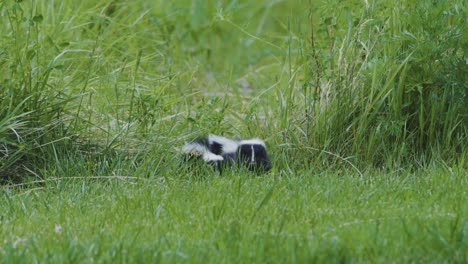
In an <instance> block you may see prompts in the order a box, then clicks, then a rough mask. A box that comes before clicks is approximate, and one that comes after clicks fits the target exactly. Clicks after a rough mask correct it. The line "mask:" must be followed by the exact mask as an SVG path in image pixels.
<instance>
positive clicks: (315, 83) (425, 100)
mask: <svg viewBox="0 0 468 264" xmlns="http://www.w3.org/2000/svg"><path fill="white" fill-rule="evenodd" d="M365 3H366V4H364V3H362V2H361V3H360V2H358V1H350V2H347V3H334V2H333V1H331V2H330V1H329V2H326V3H323V4H321V3H312V4H311V5H312V7H313V9H312V11H311V13H310V16H311V20H310V24H311V28H312V34H313V38H312V39H313V40H312V41H313V42H312V43H309V45H304V49H305V51H306V52H305V53H304V54H306V55H307V56H302V60H303V64H302V67H303V72H304V76H305V77H304V85H303V91H302V92H299V93H298V94H297V97H298V98H297V99H296V100H298V101H303V102H304V104H303V106H302V107H301V109H302V110H301V111H303V114H302V116H303V123H304V125H302V126H300V129H301V131H303V136H301V137H300V139H299V140H300V141H303V140H307V142H308V144H305V146H304V149H306V150H307V148H308V147H309V146H313V147H314V150H313V151H312V152H316V150H315V149H317V148H318V149H319V150H320V149H324V150H329V151H332V152H335V153H339V154H341V155H344V156H346V157H350V158H351V159H352V160H353V161H355V162H358V163H359V164H374V165H377V166H388V165H390V166H391V167H398V166H402V165H405V164H406V165H409V164H415V163H417V162H421V160H430V159H432V158H434V159H439V158H442V159H453V158H455V159H456V158H457V157H459V156H460V155H466V148H465V146H466V143H467V124H468V123H467V121H468V119H467V116H466V113H467V104H466V102H467V100H466V99H467V93H468V85H467V82H466V76H468V67H466V56H467V55H466V49H465V48H464V47H466V45H467V41H466V38H463V33H464V31H465V32H466V29H465V27H464V26H463V25H464V24H465V23H466V16H465V15H464V14H465V11H466V4H465V3H464V2H463V1H455V2H454V3H449V2H437V3H436V2H430V1H426V2H424V3H423V4H421V3H420V4H414V3H405V4H400V3H392V2H388V1H387V2H376V1H370V2H367V1H366V2H365ZM322 14H327V15H326V16H323V15H322ZM289 89H295V88H294V87H290V88H289ZM296 133H297V132H296Z"/></svg>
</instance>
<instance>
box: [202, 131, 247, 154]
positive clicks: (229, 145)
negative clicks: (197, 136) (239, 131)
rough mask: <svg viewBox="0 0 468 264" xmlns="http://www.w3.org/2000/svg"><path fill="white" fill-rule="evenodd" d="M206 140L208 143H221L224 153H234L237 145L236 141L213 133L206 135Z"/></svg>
mask: <svg viewBox="0 0 468 264" xmlns="http://www.w3.org/2000/svg"><path fill="white" fill-rule="evenodd" d="M208 142H209V143H210V144H213V142H218V143H219V144H221V145H222V149H223V152H224V153H235V152H236V151H237V148H238V147H239V145H238V144H237V142H236V141H234V140H232V139H229V138H225V137H221V136H216V135H213V134H210V135H208Z"/></svg>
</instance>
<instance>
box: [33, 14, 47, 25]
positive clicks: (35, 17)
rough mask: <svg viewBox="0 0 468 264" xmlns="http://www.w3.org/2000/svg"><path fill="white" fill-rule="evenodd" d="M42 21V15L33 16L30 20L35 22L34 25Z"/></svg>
mask: <svg viewBox="0 0 468 264" xmlns="http://www.w3.org/2000/svg"><path fill="white" fill-rule="evenodd" d="M42 20H44V17H43V16H42V15H37V16H34V17H33V18H32V21H34V22H36V23H41V22H42Z"/></svg>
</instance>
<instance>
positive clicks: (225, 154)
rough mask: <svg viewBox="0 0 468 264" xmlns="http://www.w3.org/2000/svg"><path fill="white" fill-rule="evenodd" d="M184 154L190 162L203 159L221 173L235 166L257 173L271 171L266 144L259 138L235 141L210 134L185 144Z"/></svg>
mask: <svg viewBox="0 0 468 264" xmlns="http://www.w3.org/2000/svg"><path fill="white" fill-rule="evenodd" d="M182 153H183V155H184V156H185V157H186V159H188V160H190V159H201V160H203V161H205V162H207V163H209V164H212V165H213V166H215V168H216V169H218V170H220V171H222V169H223V168H225V167H233V166H234V165H239V166H245V167H246V168H247V169H249V170H251V171H256V172H266V171H269V170H270V169H271V162H270V158H269V157H268V153H267V150H266V145H265V142H263V140H261V139H258V138H253V139H243V140H234V139H229V138H225V137H221V136H216V135H211V134H210V135H208V137H204V138H199V139H195V140H193V141H191V142H188V143H185V145H184V146H183V147H182Z"/></svg>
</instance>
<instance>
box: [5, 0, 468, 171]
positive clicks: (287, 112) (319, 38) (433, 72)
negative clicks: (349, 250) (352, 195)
mask: <svg viewBox="0 0 468 264" xmlns="http://www.w3.org/2000/svg"><path fill="white" fill-rule="evenodd" d="M0 8H1V13H2V22H4V23H2V28H1V30H2V32H4V34H2V38H1V43H2V50H1V54H2V55H1V56H2V57H1V63H2V67H3V68H4V69H5V70H4V71H3V72H2V79H3V81H2V84H1V85H2V90H1V92H2V100H1V102H0V104H1V106H2V107H1V111H2V112H1V116H0V120H1V123H0V125H1V126H0V133H1V140H2V142H1V144H2V145H1V146H2V158H1V164H0V168H1V169H2V170H3V171H7V170H8V168H10V169H12V168H13V170H10V171H9V172H8V173H6V172H4V173H3V174H4V175H6V174H13V175H15V174H16V175H18V176H21V175H23V173H18V172H16V171H17V169H18V168H20V167H26V168H27V170H29V171H30V172H31V171H35V169H34V168H35V167H39V168H41V169H46V167H48V166H49V167H61V166H60V164H59V163H60V162H61V161H60V160H61V159H62V158H65V157H75V158H79V156H80V155H85V156H86V155H89V156H88V157H87V158H86V157H83V158H84V159H85V160H86V159H90V160H93V159H95V156H93V155H97V156H100V157H103V156H106V155H110V156H109V159H111V160H112V159H114V158H115V157H123V156H126V159H128V160H132V164H133V165H132V166H130V168H135V166H138V165H137V163H139V162H142V164H150V163H151V164H152V163H153V161H152V160H148V161H145V158H144V157H147V156H148V155H150V156H152V157H157V159H158V160H159V161H160V162H157V164H166V165H165V166H166V167H171V166H172V165H173V164H174V163H176V159H174V158H173V155H174V154H176V152H175V151H174V146H177V145H180V144H181V143H182V142H183V141H184V140H188V139H190V138H192V137H195V136H200V135H203V134H206V133H220V134H227V135H228V136H239V137H246V136H260V137H263V138H265V139H266V140H267V142H269V143H270V144H272V145H273V146H272V152H274V153H275V152H276V153H281V154H279V155H275V159H277V160H276V163H277V164H278V165H279V166H278V167H279V168H287V170H288V171H290V172H292V171H298V170H302V169H306V170H307V169H309V168H312V167H319V168H320V167H321V168H329V167H330V165H332V164H335V165H338V166H342V165H344V166H350V165H352V166H353V167H354V168H356V169H357V168H358V167H359V168H365V167H369V166H370V167H375V166H377V167H382V166H384V167H390V168H395V167H399V166H406V165H409V166H412V165H414V164H418V163H421V162H426V161H430V160H432V159H442V160H446V161H452V160H456V159H457V158H459V157H463V156H464V155H466V149H465V146H466V145H467V144H466V142H467V136H466V135H467V133H466V132H467V131H466V130H467V126H466V124H467V118H466V112H467V111H466V110H467V104H466V101H467V100H466V93H467V84H466V83H467V82H466V76H467V74H466V69H467V67H466V51H465V50H464V48H463V47H465V46H466V38H463V37H462V36H463V34H464V32H465V31H466V29H465V27H463V25H464V24H465V22H466V18H465V16H464V15H463V14H464V11H466V6H465V4H464V2H463V1H455V2H454V3H445V2H441V3H431V2H430V1H426V2H424V4H421V5H414V4H411V3H405V4H401V5H400V4H397V3H392V2H387V1H385V2H375V1H371V2H369V1H364V2H362V1H349V2H347V3H339V2H336V1H325V2H314V1H310V2H309V1H302V2H301V1H299V2H297V3H296V2H295V3H287V2H285V1H277V2H268V3H263V4H245V5H240V4H236V2H235V1H231V2H229V3H224V4H223V3H214V2H206V1H192V2H191V5H190V6H187V5H186V3H185V2H183V1H174V2H170V3H169V2H162V1H156V2H151V3H150V2H148V3H146V2H140V1H135V2H132V3H124V2H122V1H112V2H110V3H101V2H92V1H82V2H80V3H75V2H71V1H61V2H60V3H59V2H53V3H45V2H40V3H39V2H37V3H36V2H33V3H29V2H21V1H18V2H8V3H6V2H4V3H2V4H1V6H0ZM280 11H281V12H280ZM271 14H275V16H274V18H273V17H272V16H271ZM415 14H417V15H415ZM87 149H89V151H88V150H87ZM37 153H41V154H37ZM58 153H60V155H59V154H58ZM65 153H68V154H65ZM298 153H301V154H298ZM302 153H305V155H304V154H302ZM65 159H69V158H65ZM40 160H42V163H38V164H35V162H37V161H40ZM117 160H121V158H117ZM462 160H463V159H462ZM20 161H21V162H20ZM24 161H29V162H31V165H28V163H27V162H24ZM51 161H53V162H51ZM66 163H69V162H66ZM92 163H93V162H85V163H84V164H81V165H83V166H84V165H86V164H88V165H90V166H92V167H93V166H94V165H92ZM41 164H42V165H41ZM121 165H122V164H121V163H120V162H117V167H119V166H121ZM112 168H114V169H111V168H110V167H109V169H104V170H102V169H101V170H97V171H96V168H95V169H91V171H90V173H93V171H94V173H95V174H98V172H99V173H105V174H113V173H116V171H119V172H122V170H120V169H119V168H115V167H112ZM124 168H129V167H128V166H127V165H125V166H123V167H122V169H123V171H125V169H124ZM158 168H162V167H158ZM152 169H154V168H153V167H152ZM152 169H151V170H152ZM46 170H47V169H46ZM114 170H115V171H114ZM72 171H73V169H72ZM23 172H24V170H23ZM32 174H34V173H32Z"/></svg>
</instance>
